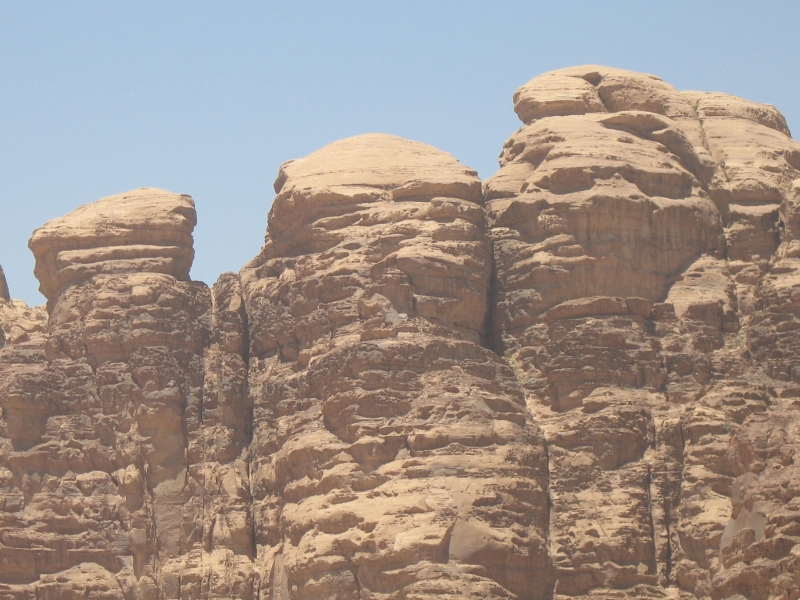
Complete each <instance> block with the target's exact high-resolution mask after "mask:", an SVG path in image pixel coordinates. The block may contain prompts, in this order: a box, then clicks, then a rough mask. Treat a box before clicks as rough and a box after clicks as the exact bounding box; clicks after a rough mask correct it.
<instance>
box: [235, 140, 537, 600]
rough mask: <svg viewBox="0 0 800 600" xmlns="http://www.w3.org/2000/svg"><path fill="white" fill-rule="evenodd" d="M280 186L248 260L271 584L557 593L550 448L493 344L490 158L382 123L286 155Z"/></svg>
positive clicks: (261, 543) (323, 593) (255, 472)
mask: <svg viewBox="0 0 800 600" xmlns="http://www.w3.org/2000/svg"><path fill="white" fill-rule="evenodd" d="M276 191H277V192H278V195H277V197H276V199H275V202H274V204H273V208H272V213H271V215H270V226H269V230H268V235H267V243H266V245H265V247H264V249H263V250H262V252H261V254H260V255H259V256H258V257H257V258H256V259H255V260H254V261H253V262H252V263H250V264H249V265H247V266H246V267H245V268H244V269H243V271H242V287H243V292H244V298H245V304H246V306H247V315H248V319H249V325H250V377H249V381H250V385H251V388H254V393H253V411H254V412H253V422H254V427H255V428H254V434H253V442H252V444H251V447H250V452H251V469H250V472H251V483H252V486H253V487H252V494H253V498H254V503H253V511H254V521H255V526H256V540H255V542H256V544H257V547H258V548H259V555H260V556H259V559H260V560H259V570H260V572H261V585H262V589H264V588H267V589H271V590H272V591H271V592H269V593H270V594H273V595H274V596H273V597H278V598H287V599H288V598H364V597H380V598H419V597H433V596H437V597H447V598H460V597H465V596H471V597H482V598H502V597H510V596H519V597H534V596H542V595H546V594H547V593H548V590H549V589H550V587H551V585H552V584H551V572H550V568H549V560H548V556H547V544H546V529H547V496H546V486H547V482H546V468H547V467H546V453H545V450H544V446H543V443H542V438H541V436H540V434H539V432H538V430H537V428H536V426H535V425H534V424H533V423H532V422H531V419H530V415H529V414H528V413H527V411H526V409H525V402H524V396H523V394H522V393H521V390H520V389H519V387H518V385H517V383H516V381H515V378H514V374H513V372H512V371H511V369H509V367H508V366H507V365H506V364H504V362H503V361H502V360H501V359H500V358H499V357H497V356H496V355H495V354H494V353H493V352H491V351H490V350H488V349H486V348H485V347H483V346H482V345H481V341H482V340H484V339H485V337H486V334H487V331H486V317H487V305H488V294H489V281H490V275H491V260H492V258H491V247H490V244H489V242H488V239H487V237H486V234H485V225H486V223H485V217H484V212H483V206H482V198H481V188H480V181H479V180H478V178H477V177H476V174H475V172H474V171H471V170H469V169H467V168H465V167H463V166H462V165H460V164H459V163H458V162H456V161H455V160H454V159H453V158H452V157H450V156H449V155H447V154H444V153H442V152H440V151H438V150H435V149H433V148H431V147H429V146H425V145H424V144H419V143H415V142H409V141H406V140H402V139H400V138H395V137H391V136H384V135H366V136H359V137H355V138H350V139H347V140H343V141H341V142H336V143H334V144H331V145H330V146H327V147H326V148H323V149H322V150H320V151H318V152H316V153H314V154H312V155H310V156H308V157H306V158H305V159H302V160H298V161H294V162H291V163H288V164H285V165H284V166H283V167H282V168H281V172H280V175H279V177H278V181H277V182H276ZM262 556H263V558H262ZM267 597H270V596H267Z"/></svg>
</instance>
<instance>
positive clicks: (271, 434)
mask: <svg viewBox="0 0 800 600" xmlns="http://www.w3.org/2000/svg"><path fill="white" fill-rule="evenodd" d="M514 101H515V110H516V112H517V114H518V115H519V116H520V118H521V119H522V121H523V123H524V125H523V127H522V128H521V129H520V130H519V131H517V132H515V133H514V134H513V135H512V137H511V138H510V139H509V141H508V142H507V143H506V144H505V146H504V149H503V152H502V154H501V157H500V170H499V171H498V172H497V174H495V175H494V176H493V177H491V178H489V179H488V180H486V181H485V182H483V184H482V183H481V181H480V180H479V179H478V178H477V175H476V173H475V172H474V171H472V170H470V169H469V168H467V167H464V166H463V165H461V164H460V163H458V162H457V161H456V160H455V159H454V158H453V157H451V156H450V155H448V154H446V153H444V152H441V151H439V150H436V149H434V148H432V147H430V146H426V145H424V144H421V143H417V142H411V141H407V140H403V139H400V138H396V137H393V136H388V135H378V134H371V135H362V136H357V137H354V138H349V139H346V140H341V141H339V142H335V143H333V144H330V145H329V146H326V147H325V148H323V149H321V150H319V151H317V152H315V153H313V154H311V155H309V156H307V157H306V158H303V159H298V160H294V161H289V162H287V163H285V164H284V165H283V166H282V167H281V169H280V172H279V175H278V179H277V180H276V182H275V191H276V194H277V196H276V198H275V201H274V203H273V206H272V211H271V213H270V217H269V225H268V230H267V236H266V241H265V245H264V247H263V249H262V251H261V252H260V253H259V255H258V256H257V257H256V258H255V259H254V260H253V261H251V262H250V263H248V264H247V265H245V267H244V268H243V269H242V271H241V272H240V273H239V274H234V273H226V274H223V275H222V276H221V277H220V278H219V280H218V281H217V282H216V283H215V284H214V285H213V286H212V287H211V288H209V287H208V286H206V285H205V284H202V283H199V282H194V281H191V280H190V279H189V275H188V274H189V269H190V267H191V262H192V257H193V249H192V229H193V227H194V224H195V222H196V217H195V211H194V204H193V202H192V200H191V198H189V197H188V196H185V195H178V194H172V193H170V192H165V191H163V190H153V189H140V190H135V191H132V192H128V193H125V194H120V195H118V196H112V197H109V198H104V199H102V200H100V201H98V202H95V203H93V204H89V205H86V206H83V207H81V208H79V209H78V210H76V211H75V212H73V213H71V214H70V215H67V216H65V217H62V218H60V219H56V220H53V221H50V222H49V223H47V224H46V225H45V226H44V227H42V228H41V229H38V230H37V231H36V232H35V233H34V235H33V238H32V239H31V242H30V246H31V249H32V250H33V252H34V255H35V257H36V270H35V273H36V275H37V277H38V278H39V281H40V283H41V290H42V292H43V293H44V294H45V296H46V297H47V300H48V306H47V310H45V308H44V307H38V308H29V307H27V306H26V305H25V304H24V303H22V302H19V301H15V300H11V299H10V297H9V295H8V293H7V291H8V290H7V286H6V285H5V280H4V278H3V277H2V271H0V332H2V333H1V334H0V408H1V409H2V418H0V598H14V599H20V600H22V599H26V600H27V599H31V600H33V599H35V598H38V599H51V598H52V599H55V598H95V599H100V598H102V599H123V598H124V599H125V600H157V599H178V598H180V599H206V598H208V599H211V598H216V599H223V598H228V599H259V600H266V599H270V600H289V599H307V600H316V599H323V598H326V599H327V598H332V599H333V598H335V599H347V598H353V599H383V600H401V599H407V600H410V599H422V598H434V597H436V598H440V597H444V598H453V599H455V598H518V599H539V598H542V599H548V598H554V597H558V598H563V599H566V598H587V599H588V598H601V597H603V598H608V597H611V598H620V599H623V598H634V597H649V598H686V599H689V598H712V599H714V600H717V599H725V598H731V599H733V598H737V599H739V598H747V599H748V600H778V599H781V600H796V599H797V598H800V574H799V573H800V466H798V462H797V460H798V459H796V458H795V454H796V453H797V450H798V447H800V418H798V415H800V413H799V412H798V407H800V359H798V356H800V335H798V333H797V332H798V329H800V144H797V143H796V142H794V141H793V140H792V139H791V137H789V130H788V128H787V126H786V123H785V121H784V119H783V117H782V116H781V115H780V113H779V112H778V111H777V110H775V109H774V108H773V107H771V106H766V105H759V104H755V103H752V102H748V101H746V100H743V99H740V98H736V97H733V96H728V95H725V94H719V93H708V94H706V93H701V92H679V91H677V90H675V89H674V88H672V87H671V86H670V85H668V84H667V83H665V82H663V81H661V80H660V79H658V78H656V77H653V76H650V75H643V74H638V73H631V72H627V71H621V70H617V69H609V68H605V67H595V66H589V67H576V68H572V69H564V70H561V71H556V72H552V73H546V74H544V75H541V76H539V77H537V78H535V79H534V80H532V81H531V82H529V83H528V84H526V85H525V86H523V87H522V88H520V89H519V90H518V91H517V93H516V94H515V96H514Z"/></svg>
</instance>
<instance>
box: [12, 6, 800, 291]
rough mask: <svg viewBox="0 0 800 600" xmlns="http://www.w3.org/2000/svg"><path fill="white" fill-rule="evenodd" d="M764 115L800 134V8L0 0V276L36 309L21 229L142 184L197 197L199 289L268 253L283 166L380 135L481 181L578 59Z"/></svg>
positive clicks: (24, 234)
mask: <svg viewBox="0 0 800 600" xmlns="http://www.w3.org/2000/svg"><path fill="white" fill-rule="evenodd" d="M590 63H591V64H603V65H608V66H614V67H620V68H625V69H631V70H635V71H645V72H649V73H654V74H656V75H658V76H660V77H662V78H663V79H664V80H665V81H667V82H669V83H671V84H672V85H674V86H675V87H677V88H678V89H700V90H704V91H722V92H728V93H731V94H736V95H739V96H743V97H745V98H748V99H750V100H754V101H757V102H767V103H770V104H774V105H775V106H777V107H778V109H779V110H780V111H781V112H783V114H784V115H785V116H786V118H787V121H788V123H789V127H790V128H792V129H793V130H795V131H800V2H797V1H796V0H791V1H772V2H758V3H756V2H738V1H733V0H728V1H724V2H723V1H706V2H697V1H696V0H695V1H692V2H683V1H670V2H650V1H645V0H640V1H630V2H622V1H619V2H615V1H610V0H609V1H605V2H569V1H564V2H558V3H556V2H549V3H545V2H533V1H527V2H517V1H493V2H489V1H486V2H472V1H466V0H464V1H449V0H435V1H426V2H422V1H407V2H366V1H364V2H355V1H352V2H347V1H330V0H328V1H325V2H244V1H231V2H205V1H195V2H184V1H175V0H173V1H170V2H163V1H162V2H155V1H149V0H137V1H135V2H134V1H123V0H115V1H114V2H100V1H99V0H92V1H88V0H87V1H81V2H19V1H14V2H11V1H6V0H0V265H2V266H3V268H4V270H5V272H6V277H7V279H8V283H9V287H10V289H11V295H12V297H15V298H21V299H23V300H25V301H27V302H28V303H30V304H40V303H42V302H43V298H42V297H41V296H40V295H39V293H38V291H37V287H38V283H37V282H36V280H35V278H34V277H33V257H32V255H31V253H30V251H29V250H28V248H27V241H28V238H29V237H30V234H31V232H32V231H33V230H34V229H35V228H36V227H39V226H40V225H41V224H43V223H44V222H45V221H47V220H49V219H52V218H54V217H58V216H61V215H63V214H66V213H68V212H70V211H72V210H74V209H75V208H76V207H77V206H79V205H81V204H85V203H87V202H92V201H94V200H97V199H99V198H101V197H104V196H108V195H111V194H116V193H119V192H123V191H126V190H129V189H132V188H137V187H160V188H166V189H168V190H171V191H174V192H181V193H187V194H191V195H192V197H193V198H194V200H195V202H196V204H197V211H198V226H197V229H196V230H195V252H196V255H195V262H194V266H193V268H192V273H191V275H192V277H193V278H194V279H200V280H203V281H205V282H206V283H208V284H212V283H213V282H214V281H215V280H216V278H217V276H218V275H219V274H220V273H222V272H224V271H231V270H232V271H237V270H238V269H239V268H240V267H241V266H242V265H243V264H244V263H245V262H247V261H248V260H249V259H250V258H252V257H253V256H254V255H255V254H256V253H257V252H258V250H259V249H260V247H261V245H262V243H263V239H264V232H265V229H266V216H267V213H268V211H269V208H270V205H271V203H272V199H273V196H274V192H273V189H272V183H273V181H274V179H275V176H276V175H277V172H278V167H279V166H280V164H281V163H282V162H283V161H285V160H288V159H291V158H298V157H301V156H304V155H306V154H308V153H310V152H313V151H314V150H316V149H318V148H320V147H322V146H324V145H325V144H327V143H330V142H332V141H334V140H337V139H340V138H343V137H348V136H352V135H357V134H360V133H367V132H373V131H380V132H385V133H391V134H394V135H399V136H403V137H406V138H410V139H414V140H419V141H422V142H426V143H428V144H431V145H433V146H436V147H437V148H440V149H442V150H445V151H447V152H450V153H451V154H453V155H454V156H455V157H456V158H458V159H459V160H460V161H461V162H463V163H465V164H467V165H469V166H471V167H473V168H474V169H476V170H477V171H478V172H479V174H480V176H481V177H482V178H486V177H488V176H490V175H492V174H493V173H494V172H495V171H496V169H497V155H498V154H499V153H500V150H501V148H502V145H503V142H504V141H505V139H506V138H507V137H509V135H510V134H511V133H512V132H513V131H514V130H516V129H517V128H518V127H519V126H520V122H519V121H518V119H517V117H516V115H515V114H514V111H513V105H512V99H511V97H512V94H513V92H514V90H515V89H516V88H517V87H519V86H520V85H522V84H524V83H526V82H527V81H528V80H530V79H531V78H533V77H535V76H536V75H538V74H540V73H542V72H544V71H550V70H553V69H558V68H562V67H567V66H572V65H580V64H590Z"/></svg>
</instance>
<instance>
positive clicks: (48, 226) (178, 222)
mask: <svg viewBox="0 0 800 600" xmlns="http://www.w3.org/2000/svg"><path fill="white" fill-rule="evenodd" d="M196 223H197V216H196V214H195V210H194V202H193V201H192V199H191V198H190V197H189V196H186V195H180V194H172V193H170V192H167V191H165V190H158V189H153V188H141V189H138V190H133V191H130V192H126V193H124V194H117V195H116V196H109V197H108V198H103V199H102V200H98V201H97V202H93V203H91V204H86V205H84V206H81V207H80V208H78V209H77V210H76V211H75V212H73V213H70V214H69V215H67V216H65V217H61V218H59V219H53V220H52V221H48V222H47V223H45V224H44V226H42V227H41V228H39V229H37V230H36V231H34V232H33V236H32V237H31V240H30V243H29V244H28V245H29V246H30V249H31V251H32V252H33V255H34V256H35V257H36V266H35V268H34V273H35V274H36V277H37V279H38V280H39V291H41V292H42V294H43V295H44V297H45V298H47V300H48V303H50V304H52V303H53V302H55V300H56V297H57V295H58V294H59V293H60V291H61V290H62V289H64V288H65V287H67V286H69V285H71V284H73V283H76V282H81V281H86V280H88V279H91V278H92V277H93V276H94V275H98V274H112V273H113V274H116V273H134V272H148V273H165V274H168V275H172V276H173V277H175V278H177V279H180V280H182V281H183V280H186V279H188V276H189V268H190V267H191V265H192V260H193V258H194V250H193V248H192V230H193V229H194V226H195V224H196Z"/></svg>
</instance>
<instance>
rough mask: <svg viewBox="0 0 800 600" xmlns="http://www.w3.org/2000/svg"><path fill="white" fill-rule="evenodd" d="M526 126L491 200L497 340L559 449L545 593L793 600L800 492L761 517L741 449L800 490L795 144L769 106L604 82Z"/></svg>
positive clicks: (657, 85) (523, 105) (573, 92)
mask: <svg viewBox="0 0 800 600" xmlns="http://www.w3.org/2000/svg"><path fill="white" fill-rule="evenodd" d="M515 109H516V112H517V114H518V115H519V116H520V118H521V119H522V120H523V122H524V123H525V126H524V127H523V128H522V129H520V130H519V131H517V132H516V133H515V134H514V135H513V136H512V137H511V138H510V139H509V140H508V142H506V144H505V147H504V150H503V153H502V154H501V158H500V164H501V168H500V170H499V172H498V173H497V174H496V175H495V176H493V177H492V178H490V179H489V180H488V181H487V182H486V183H485V197H486V200H487V215H488V217H489V223H490V234H491V236H492V238H493V240H494V248H495V252H494V255H495V261H496V265H497V269H496V275H495V277H496V282H497V284H496V299H497V301H496V303H495V305H494V307H493V310H494V324H495V330H494V335H495V340H494V342H495V344H496V348H497V350H498V352H502V353H503V354H504V355H505V356H506V358H507V359H508V360H509V362H510V363H511V364H512V366H514V367H515V369H516V370H517V373H518V377H519V380H520V382H521V384H522V386H523V388H524V389H526V391H527V394H526V397H527V399H528V406H529V407H530V409H531V411H532V412H533V413H534V414H535V415H536V417H537V419H536V420H537V423H538V424H539V426H540V427H541V429H542V430H543V431H544V433H545V437H546V440H547V446H548V455H549V460H550V465H549V467H550V468H549V489H550V497H551V502H552V508H551V517H550V544H551V556H552V559H553V562H554V567H555V571H556V587H555V593H556V594H559V595H566V596H586V595H597V594H609V593H612V590H613V593H615V594H623V595H632V596H636V595H641V594H646V595H653V596H658V595H659V594H663V593H664V592H665V591H669V590H675V591H676V592H677V591H678V590H680V591H681V592H686V593H690V594H694V595H695V596H697V597H706V596H711V597H714V598H725V597H728V596H731V595H733V594H736V593H739V594H742V595H744V596H745V597H747V598H767V597H768V596H770V594H772V595H773V597H776V598H777V597H783V596H782V594H783V593H784V592H786V593H789V597H794V596H793V595H792V594H796V593H797V592H796V591H795V592H791V593H790V592H789V590H798V581H796V580H795V579H793V578H794V577H796V576H795V575H794V574H795V573H796V572H797V565H796V561H797V554H796V553H793V551H792V547H793V546H794V543H795V541H800V540H790V538H788V537H787V536H786V533H785V532H786V531H791V530H792V529H791V528H792V527H796V525H791V523H795V522H794V521H793V518H792V517H789V516H788V514H789V513H790V512H791V510H794V509H791V508H789V509H787V508H784V506H783V505H784V504H785V503H787V502H788V503H789V506H791V502H789V501H790V500H791V499H792V498H794V496H795V495H794V493H793V492H791V491H790V492H788V493H786V494H784V493H783V491H782V492H781V493H780V494H779V497H775V496H773V497H772V498H771V499H770V500H766V497H769V493H765V492H764V491H763V488H762V487H759V484H757V483H756V481H760V479H761V478H764V477H766V478H767V480H768V481H770V482H771V483H770V484H762V485H773V486H774V485H776V483H775V476H774V475H773V474H772V471H769V474H768V475H759V474H758V472H759V469H764V468H765V463H763V462H762V463H759V462H756V463H755V464H753V463H754V460H755V459H754V458H752V457H751V456H750V454H751V453H753V452H755V450H754V449H751V446H748V445H747V443H744V444H743V442H742V441H741V440H742V439H745V438H746V439H748V440H753V441H750V442H749V443H750V444H759V443H760V444H762V445H763V444H767V445H770V444H771V446H770V447H771V452H772V455H773V456H776V458H774V459H773V462H772V463H771V469H774V470H775V471H777V472H780V473H781V476H782V479H780V481H781V483H782V485H783V486H784V488H783V489H792V485H796V483H794V484H793V483H791V482H796V479H794V477H793V476H792V468H791V467H790V465H792V464H793V462H792V461H793V459H792V458H790V456H792V455H793V450H792V449H791V446H792V443H791V442H790V441H789V440H790V439H791V434H789V433H788V431H789V430H791V428H792V427H793V425H792V423H793V422H794V421H793V419H792V417H791V416H790V415H791V411H792V406H793V405H794V402H795V401H794V400H792V399H791V398H790V396H793V395H794V391H793V390H792V384H791V381H792V378H793V373H794V371H793V366H794V363H793V361H794V356H796V354H795V353H794V352H793V350H794V343H795V338H796V334H794V326H793V322H794V321H793V319H795V318H796V317H795V313H796V308H794V306H793V302H792V301H791V300H790V298H791V297H792V290H794V289H797V288H796V286H797V284H796V283H795V282H794V281H793V275H792V274H793V273H794V266H793V265H792V260H793V259H792V258H791V250H790V248H791V247H792V245H793V243H792V239H793V234H792V233H791V228H790V226H789V225H788V223H789V222H790V220H791V216H790V215H791V214H792V206H793V204H792V202H793V200H794V199H796V193H797V192H796V190H797V186H796V184H794V183H793V181H797V180H798V178H799V177H800V171H798V170H797V168H798V167H799V166H800V164H798V162H797V158H796V157H797V152H798V150H800V145H798V144H797V143H796V142H794V141H793V140H792V139H791V138H790V137H789V135H788V133H789V132H788V128H787V127H786V123H785V121H784V120H783V118H782V117H781V115H780V114H779V113H778V112H777V111H776V110H775V109H774V108H772V107H770V106H764V105H757V104H754V103H751V102H747V101H745V100H742V99H740V98H735V97H732V96H728V95H725V94H703V93H699V92H678V91H676V90H675V89H674V88H672V87H671V86H669V85H667V84H666V83H664V82H663V81H661V80H660V79H658V78H656V77H653V76H650V75H642V74H636V73H629V72H624V71H619V70H614V69H607V68H603V67H580V68H573V69H566V70H563V71H557V72H553V73H548V74H545V75H542V76H540V77H537V78H536V79H534V80H532V81H531V82H529V83H528V84H526V85H525V86H523V87H522V88H520V89H519V90H518V91H517V93H516V94H515ZM784 265H785V266H784ZM781 380H783V381H781ZM795 426H796V425H795ZM750 432H752V433H750ZM778 432H780V433H778ZM784 432H785V433H784ZM781 436H782V437H781ZM765 438H767V439H770V440H771V441H770V442H766V440H765ZM756 439H758V440H759V442H756V441H755V440H756ZM778 440H780V441H778ZM796 443H797V442H796V441H795V444H796ZM772 446H777V447H775V448H772ZM762 452H767V451H766V450H763V451H762ZM743 455H744V456H743ZM745 457H746V458H745ZM763 460H764V459H762V461H763ZM781 461H782V462H781ZM745 463H748V465H749V466H745ZM762 465H763V466H762ZM751 488H752V489H759V490H762V491H761V494H762V497H760V498H759V500H758V501H756V500H755V498H754V497H751V495H750V494H755V492H750V491H749V490H750V489H751ZM772 489H773V490H774V489H775V488H774V487H773V488H772ZM745 490H748V491H745ZM744 498H748V500H744ZM750 498H752V499H750ZM757 502H759V503H757ZM787 510H788V511H789V513H787ZM773 521H774V522H776V525H775V526H774V527H773V528H771V529H770V528H768V527H766V523H769V522H773ZM777 523H780V525H778V524H777ZM748 536H750V537H748ZM745 546H746V547H748V548H749V550H747V551H745V549H744V548H745ZM779 575H780V578H782V579H780V578H779V577H778V576H779ZM776 578H777V579H780V581H781V582H782V583H780V584H773V583H771V582H772V581H773V580H777V579H776ZM779 586H783V587H779Z"/></svg>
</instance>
